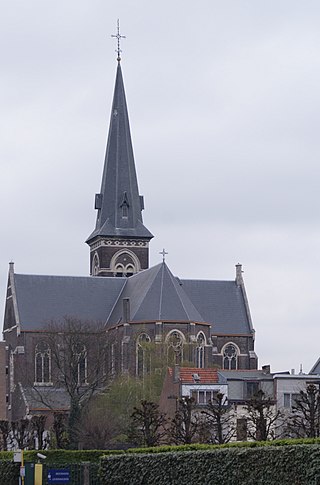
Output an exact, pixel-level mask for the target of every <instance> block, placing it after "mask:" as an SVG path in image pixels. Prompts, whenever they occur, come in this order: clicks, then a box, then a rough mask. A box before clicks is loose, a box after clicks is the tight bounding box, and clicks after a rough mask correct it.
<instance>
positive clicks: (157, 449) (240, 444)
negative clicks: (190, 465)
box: [104, 438, 320, 454]
mask: <svg viewBox="0 0 320 485" xmlns="http://www.w3.org/2000/svg"><path fill="white" fill-rule="evenodd" d="M317 443H318V444H320V438H297V439H285V440H273V441H234V442H231V443H225V444H224V445H209V444H199V443H193V444H190V445H162V446H154V447H149V448H129V449H128V450H126V451H125V453H165V452H167V451H200V450H201V451H204V450H216V449H221V448H256V447H261V446H287V445H302V444H308V445H311V444H317ZM121 452H122V451H115V450H114V451H113V454H119V453H121ZM109 453H110V452H109V451H108V452H107V454H109ZM104 454H106V453H104Z"/></svg>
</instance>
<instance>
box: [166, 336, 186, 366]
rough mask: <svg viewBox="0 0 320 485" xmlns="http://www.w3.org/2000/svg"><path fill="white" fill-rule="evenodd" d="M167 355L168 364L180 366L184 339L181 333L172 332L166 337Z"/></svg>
mask: <svg viewBox="0 0 320 485" xmlns="http://www.w3.org/2000/svg"><path fill="white" fill-rule="evenodd" d="M166 341H167V355H168V364H169V365H176V364H181V362H182V360H183V344H184V338H183V335H182V333H181V332H178V330H173V331H172V332H170V333H169V335H168V336H167V339H166Z"/></svg>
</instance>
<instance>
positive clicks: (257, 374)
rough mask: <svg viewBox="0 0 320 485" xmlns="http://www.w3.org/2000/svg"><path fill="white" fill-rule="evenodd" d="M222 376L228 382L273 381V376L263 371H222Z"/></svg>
mask: <svg viewBox="0 0 320 485" xmlns="http://www.w3.org/2000/svg"><path fill="white" fill-rule="evenodd" d="M219 372H220V374H221V375H222V376H223V377H225V378H226V379H227V380H244V381H246V380H255V379H257V380H261V379H268V380H270V379H272V378H273V374H271V373H269V372H264V371H263V370H261V369H252V370H250V369H244V370H242V369H240V370H226V369H220V370H219Z"/></svg>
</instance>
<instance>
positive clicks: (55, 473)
mask: <svg viewBox="0 0 320 485" xmlns="http://www.w3.org/2000/svg"><path fill="white" fill-rule="evenodd" d="M48 483H60V485H62V484H68V483H70V470H69V468H51V469H49V470H48Z"/></svg>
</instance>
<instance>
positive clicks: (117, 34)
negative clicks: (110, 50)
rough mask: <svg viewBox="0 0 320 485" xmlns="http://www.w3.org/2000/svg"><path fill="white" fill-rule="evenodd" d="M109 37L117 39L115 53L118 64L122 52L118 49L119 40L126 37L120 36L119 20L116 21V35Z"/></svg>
mask: <svg viewBox="0 0 320 485" xmlns="http://www.w3.org/2000/svg"><path fill="white" fill-rule="evenodd" d="M111 37H115V38H116V39H117V44H118V47H117V49H116V52H117V53H118V57H117V61H118V62H120V61H121V57H120V54H121V52H122V50H121V49H120V40H121V39H125V38H126V36H125V35H120V21H119V19H118V20H117V33H116V34H113V35H111Z"/></svg>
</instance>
